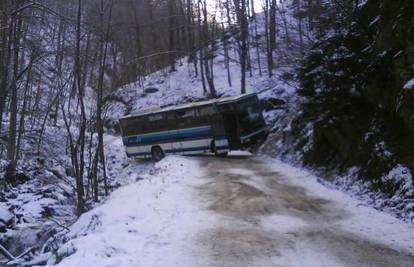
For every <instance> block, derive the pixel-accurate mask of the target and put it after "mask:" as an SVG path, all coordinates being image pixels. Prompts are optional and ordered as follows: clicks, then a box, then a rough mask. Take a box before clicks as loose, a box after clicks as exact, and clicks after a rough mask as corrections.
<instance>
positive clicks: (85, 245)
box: [59, 155, 414, 267]
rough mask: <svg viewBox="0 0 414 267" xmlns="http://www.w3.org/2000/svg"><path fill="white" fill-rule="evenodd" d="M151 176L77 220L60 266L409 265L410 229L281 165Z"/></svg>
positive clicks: (208, 164)
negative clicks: (67, 252) (66, 253)
mask: <svg viewBox="0 0 414 267" xmlns="http://www.w3.org/2000/svg"><path fill="white" fill-rule="evenodd" d="M131 164H137V163H136V162H133V161H132V162H131ZM156 169H157V171H156V172H155V173H153V174H152V175H148V176H145V177H143V178H144V179H143V180H140V181H138V182H135V183H132V184H130V185H127V186H125V187H123V188H121V189H119V190H117V191H116V192H114V193H113V194H112V195H111V197H110V198H109V199H108V200H107V201H106V202H105V203H104V204H103V205H101V206H99V207H98V208H96V209H94V210H92V211H90V212H88V213H86V214H84V215H83V216H82V217H81V218H80V220H79V221H78V222H77V223H76V224H75V225H73V226H72V227H71V233H70V235H71V238H72V240H71V241H69V242H68V243H66V245H65V246H64V247H62V248H61V251H60V252H62V251H71V253H73V254H72V255H71V256H69V257H67V258H65V259H63V261H62V262H60V264H59V266H77V267H80V266H114V267H115V266H128V267H132V266H145V267H146V266H180V267H182V266H237V267H239V266H283V267H285V266H306V267H309V266H327V267H328V266H329V267H332V266H358V267H359V266H410V267H412V266H414V227H413V225H410V224H405V223H403V222H401V221H398V220H397V219H394V218H392V217H391V216H389V215H387V214H384V213H380V212H378V211H376V210H374V209H372V208H369V207H365V206H363V205H361V203H359V202H357V201H355V200H353V199H351V198H349V197H348V196H346V195H345V194H343V193H342V192H340V191H335V190H331V189H327V188H325V187H324V186H322V185H320V184H319V183H318V182H317V179H316V177H314V176H311V175H309V174H308V173H306V172H303V171H300V170H298V169H295V168H292V167H290V166H288V165H285V164H283V163H280V162H278V161H275V160H265V159H260V158H255V157H251V156H247V155H244V156H243V155H238V156H230V157H229V158H226V159H223V158H215V157H211V156H204V157H193V158H184V157H167V158H166V159H164V160H163V161H161V162H159V163H157V164H156ZM126 175H127V174H126Z"/></svg>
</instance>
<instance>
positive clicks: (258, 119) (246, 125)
mask: <svg viewBox="0 0 414 267" xmlns="http://www.w3.org/2000/svg"><path fill="white" fill-rule="evenodd" d="M238 115H239V121H240V128H241V130H242V131H243V132H244V131H248V130H251V129H254V128H257V127H260V126H261V124H262V116H261V111H260V107H259V103H258V101H257V99H256V98H252V99H248V100H245V101H243V102H241V103H240V104H239V114H238Z"/></svg>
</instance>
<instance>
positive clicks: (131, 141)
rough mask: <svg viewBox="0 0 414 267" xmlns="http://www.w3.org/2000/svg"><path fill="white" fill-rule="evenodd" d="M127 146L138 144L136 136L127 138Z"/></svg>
mask: <svg viewBox="0 0 414 267" xmlns="http://www.w3.org/2000/svg"><path fill="white" fill-rule="evenodd" d="M127 143H128V145H135V144H137V143H138V137H136V136H131V137H128V142H127Z"/></svg>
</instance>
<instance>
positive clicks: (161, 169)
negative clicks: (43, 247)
mask: <svg viewBox="0 0 414 267" xmlns="http://www.w3.org/2000/svg"><path fill="white" fill-rule="evenodd" d="M197 165H198V162H197V161H196V160H194V159H189V158H182V157H175V156H170V157H167V158H166V159H165V160H163V161H162V162H160V163H158V164H156V165H155V172H154V173H153V174H152V175H151V174H148V175H143V176H142V178H143V179H142V180H139V181H137V182H134V183H131V184H130V185H128V186H124V187H122V188H120V189H118V190H117V191H115V192H113V193H112V194H111V196H110V197H109V199H108V200H107V201H106V202H105V203H104V204H102V205H101V206H99V207H97V208H95V209H93V210H91V211H89V212H87V213H85V214H83V215H82V216H81V217H80V218H79V220H78V221H77V222H76V223H75V224H74V225H73V226H72V227H71V231H70V233H69V234H68V235H67V236H68V237H69V238H71V239H72V240H71V241H69V242H68V243H66V244H65V245H64V246H63V247H61V248H60V249H59V252H58V253H60V254H62V255H63V254H66V253H68V252H69V253H71V252H72V253H74V254H72V255H71V256H69V257H67V258H65V259H63V261H62V262H60V264H58V266H78V267H81V266H96V265H97V264H98V265H99V266H166V265H169V266H173V265H176V264H178V262H175V261H176V260H179V262H180V263H184V266H188V265H192V266H195V265H196V262H195V261H191V260H194V258H193V259H190V255H189V254H188V250H190V251H191V249H192V248H191V247H192V245H191V244H190V243H187V242H188V240H189V239H190V238H191V236H192V235H193V234H195V233H197V232H198V231H199V230H200V227H201V225H200V224H198V223H196V222H200V221H203V223H205V224H208V220H209V219H208V216H206V214H204V213H203V212H202V211H200V210H198V209H197V206H196V205H195V204H194V202H193V201H192V200H193V196H192V195H191V192H190V191H189V190H187V189H188V187H191V186H196V185H197V183H198V181H197V178H198V177H199V176H200V173H199V168H198V166H197ZM130 175H134V174H130ZM183 248H185V251H180V250H181V249H183Z"/></svg>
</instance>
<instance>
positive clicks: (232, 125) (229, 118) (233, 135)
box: [223, 113, 240, 148]
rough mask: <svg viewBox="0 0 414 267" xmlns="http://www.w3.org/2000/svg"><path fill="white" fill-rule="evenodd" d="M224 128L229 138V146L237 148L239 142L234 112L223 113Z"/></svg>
mask: <svg viewBox="0 0 414 267" xmlns="http://www.w3.org/2000/svg"><path fill="white" fill-rule="evenodd" d="M223 123H224V130H225V131H226V135H227V138H228V140H229V145H230V148H238V147H239V144H240V139H239V134H238V133H239V131H238V125H237V117H236V114H234V113H224V114H223Z"/></svg>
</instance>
